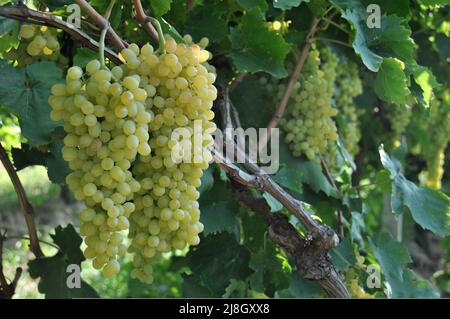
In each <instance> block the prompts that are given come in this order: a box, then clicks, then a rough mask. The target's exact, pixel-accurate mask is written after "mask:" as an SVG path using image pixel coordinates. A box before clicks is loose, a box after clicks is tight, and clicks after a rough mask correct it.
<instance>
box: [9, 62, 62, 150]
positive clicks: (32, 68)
mask: <svg viewBox="0 0 450 319" xmlns="http://www.w3.org/2000/svg"><path fill="white" fill-rule="evenodd" d="M0 73H1V74H2V76H3V77H4V78H7V79H8V81H1V82H0V103H1V104H3V105H5V106H6V107H7V108H9V109H10V110H11V111H12V112H13V113H14V114H16V115H17V116H18V117H19V120H20V127H21V132H22V135H23V136H24V137H25V138H26V139H27V140H28V142H29V144H30V146H36V145H43V144H48V143H49V142H50V137H51V132H52V131H53V130H54V129H55V128H56V127H57V126H58V125H59V123H58V122H54V121H52V120H51V119H50V117H49V114H50V111H51V109H50V105H49V104H48V102H47V99H48V97H49V95H50V88H51V87H52V85H53V84H55V83H57V82H60V81H61V80H62V70H61V69H60V68H59V67H58V66H57V65H56V64H55V63H53V62H47V61H46V62H39V63H34V64H31V65H29V66H27V67H26V68H24V69H16V68H13V67H12V66H11V65H9V64H7V63H5V62H4V61H0Z"/></svg>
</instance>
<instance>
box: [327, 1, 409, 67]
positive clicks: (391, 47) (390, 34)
mask: <svg viewBox="0 0 450 319" xmlns="http://www.w3.org/2000/svg"><path fill="white" fill-rule="evenodd" d="M331 2H332V3H333V4H334V5H335V6H337V7H338V8H339V9H340V10H341V12H342V17H343V18H344V19H346V20H347V21H348V22H350V24H351V25H352V26H353V27H354V29H355V32H356V35H355V40H354V42H353V48H354V50H355V52H356V53H358V54H359V55H360V56H361V59H362V61H363V62H364V64H365V65H366V67H367V68H368V69H369V70H371V71H373V72H377V71H378V69H379V68H380V66H381V65H382V62H383V57H396V58H398V59H401V60H402V61H404V62H407V63H413V62H414V58H413V51H414V46H415V44H414V41H413V39H412V38H411V30H410V29H409V27H408V26H407V24H406V23H405V20H404V18H401V17H398V16H396V15H383V16H382V17H381V21H380V28H369V27H368V26H367V23H366V21H367V18H368V17H369V13H367V12H366V8H365V6H364V5H363V4H362V3H361V2H359V1H357V0H331Z"/></svg>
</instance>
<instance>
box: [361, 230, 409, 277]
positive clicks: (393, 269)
mask: <svg viewBox="0 0 450 319" xmlns="http://www.w3.org/2000/svg"><path fill="white" fill-rule="evenodd" d="M369 242H370V244H371V245H372V248H373V250H374V253H375V257H376V258H377V260H378V262H379V263H380V265H381V268H382V270H383V273H384V274H385V276H386V278H387V279H388V281H389V279H391V278H395V279H397V280H400V281H401V280H403V265H405V264H409V263H411V262H412V259H411V257H410V256H409V253H408V250H407V249H406V248H405V246H403V245H402V244H401V243H399V242H398V241H396V240H395V239H394V238H392V236H391V235H390V234H388V233H380V234H379V235H378V236H377V237H375V238H373V237H372V238H370V239H369Z"/></svg>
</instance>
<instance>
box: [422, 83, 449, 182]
mask: <svg viewBox="0 0 450 319" xmlns="http://www.w3.org/2000/svg"><path fill="white" fill-rule="evenodd" d="M449 102H450V95H449V92H448V91H445V92H444V93H443V94H442V99H441V100H435V102H434V103H433V104H432V106H431V110H430V118H429V121H428V123H427V124H428V132H429V134H430V136H431V143H430V145H429V148H428V149H427V151H426V154H425V159H426V162H427V171H426V178H427V186H428V187H430V188H434V189H440V188H441V187H442V185H441V180H442V177H443V175H444V162H445V150H446V148H447V144H448V142H449V140H450V103H449Z"/></svg>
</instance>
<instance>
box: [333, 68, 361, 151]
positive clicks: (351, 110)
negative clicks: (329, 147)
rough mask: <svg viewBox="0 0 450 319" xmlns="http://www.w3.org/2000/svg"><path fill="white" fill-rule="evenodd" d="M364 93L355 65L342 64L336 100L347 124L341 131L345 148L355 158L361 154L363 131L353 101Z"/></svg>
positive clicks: (337, 83) (338, 73)
mask: <svg viewBox="0 0 450 319" xmlns="http://www.w3.org/2000/svg"><path fill="white" fill-rule="evenodd" d="M361 93H362V82H361V79H360V77H359V74H358V67H357V65H356V64H355V63H350V62H349V63H340V64H339V65H338V66H337V68H336V89H335V91H334V98H335V101H336V107H337V108H338V110H339V111H340V113H341V115H342V116H343V118H344V120H345V122H344V123H343V125H342V127H339V131H340V133H341V136H342V140H343V143H344V146H345V148H346V149H347V150H348V152H349V153H350V154H351V155H352V156H355V155H356V154H358V152H359V146H358V143H359V140H360V139H361V131H360V127H359V121H358V117H359V116H360V111H359V110H358V108H357V107H356V105H355V103H354V101H353V99H354V98H355V97H357V96H358V95H360V94H361Z"/></svg>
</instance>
